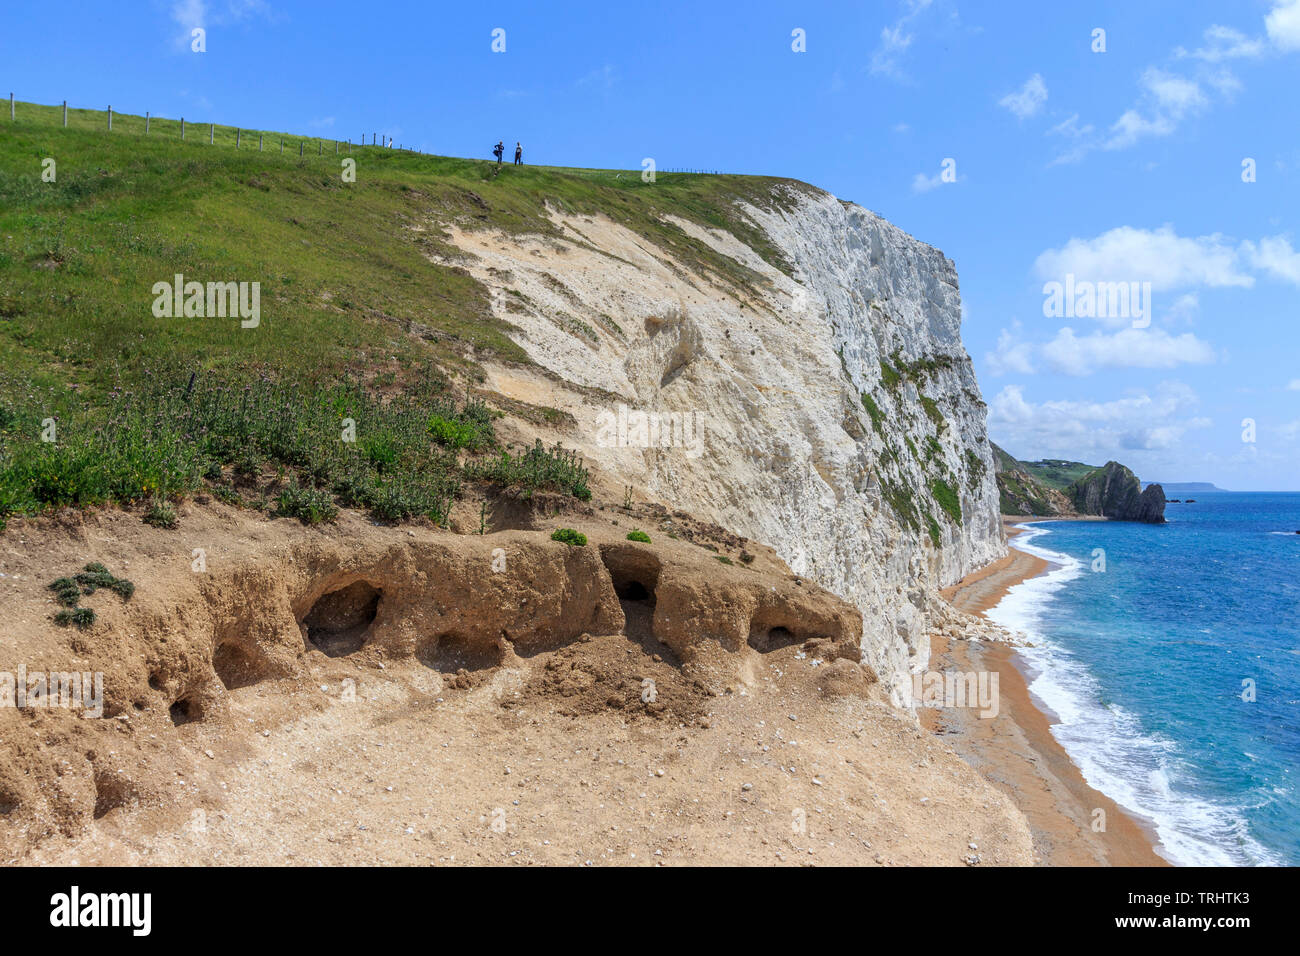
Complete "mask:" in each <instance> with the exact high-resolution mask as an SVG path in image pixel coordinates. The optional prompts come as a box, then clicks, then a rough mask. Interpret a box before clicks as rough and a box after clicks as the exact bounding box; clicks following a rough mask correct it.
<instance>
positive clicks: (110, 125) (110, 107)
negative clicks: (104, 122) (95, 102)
mask: <svg viewBox="0 0 1300 956" xmlns="http://www.w3.org/2000/svg"><path fill="white" fill-rule="evenodd" d="M108 131H109V132H110V133H111V132H113V104H111V103H110V104H109V105H108Z"/></svg>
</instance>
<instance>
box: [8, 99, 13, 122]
mask: <svg viewBox="0 0 1300 956" xmlns="http://www.w3.org/2000/svg"><path fill="white" fill-rule="evenodd" d="M13 118H14V95H13V94H12V93H10V94H9V119H10V121H11V122H12V120H13Z"/></svg>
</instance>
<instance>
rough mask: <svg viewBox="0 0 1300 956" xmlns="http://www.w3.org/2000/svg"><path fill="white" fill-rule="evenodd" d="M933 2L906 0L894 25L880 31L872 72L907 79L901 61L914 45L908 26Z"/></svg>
mask: <svg viewBox="0 0 1300 956" xmlns="http://www.w3.org/2000/svg"><path fill="white" fill-rule="evenodd" d="M932 2H933V0H904V2H903V12H902V13H901V14H900V16H899V18H898V19H897V20H896V21H894V25H893V26H890V27H884V28H883V29H882V30H881V31H880V43H879V44H878V45H877V46H876V49H875V50H874V51H873V52H872V54H871V72H872V74H874V75H877V76H888V77H890V78H892V79H895V80H905V79H907V75H906V74H905V73H904V72H903V70H902V68H901V67H900V66H899V62H900V61H901V60H902V58H903V54H905V53H906V52H907V50H908V48H909V47H911V45H912V39H913V36H912V34H911V33H909V32H908V26H909V24H910V23H911V22H912V21H913V20H914V19H916V17H917V16H919V15H920V14H921V13H922V12H924V11H925V9H926V8H927V7H929V6H930V4H931V3H932Z"/></svg>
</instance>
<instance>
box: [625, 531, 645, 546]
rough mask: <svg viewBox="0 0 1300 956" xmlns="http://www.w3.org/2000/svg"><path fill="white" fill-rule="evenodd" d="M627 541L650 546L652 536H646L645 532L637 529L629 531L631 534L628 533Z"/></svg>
mask: <svg viewBox="0 0 1300 956" xmlns="http://www.w3.org/2000/svg"><path fill="white" fill-rule="evenodd" d="M627 540H629V541H640V542H642V543H643V544H649V543H650V535H648V534H646V533H645V532H644V531H641V530H639V529H637V528H633V529H632V530H631V531H629V532H628V533H627Z"/></svg>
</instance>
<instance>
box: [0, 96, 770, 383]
mask: <svg viewBox="0 0 1300 956" xmlns="http://www.w3.org/2000/svg"><path fill="white" fill-rule="evenodd" d="M17 116H18V120H17V122H14V123H10V122H8V121H7V119H5V120H0V290H3V291H2V292H0V321H2V322H3V329H2V332H3V334H2V335H0V349H3V358H4V360H5V365H6V366H7V367H8V368H9V369H11V370H18V369H22V370H25V371H28V372H30V373H31V374H33V375H39V374H40V373H41V371H42V370H49V369H51V367H54V368H58V369H59V371H58V372H57V373H56V374H55V375H54V377H55V378H59V379H67V378H71V379H73V380H76V381H79V382H81V383H82V384H83V385H90V384H95V383H99V384H102V381H101V376H102V373H103V372H104V371H105V370H106V369H107V368H109V367H112V368H117V367H125V368H127V369H131V370H138V369H139V368H141V367H148V368H151V369H152V368H155V367H156V366H157V365H158V363H160V362H165V363H167V364H180V365H184V366H185V367H186V368H189V367H192V366H193V365H194V364H195V363H198V364H201V365H203V366H205V367H219V366H232V365H238V366H248V365H255V366H264V367H268V368H275V369H277V370H279V371H281V372H282V373H288V374H316V373H318V372H328V373H337V372H338V371H341V370H342V369H344V368H349V367H351V368H365V369H366V370H368V371H373V370H374V369H376V368H382V367H384V366H386V365H390V364H391V363H394V362H396V363H398V364H399V365H404V364H409V363H411V362H416V361H419V360H421V359H432V360H435V361H437V362H440V363H447V364H450V365H456V366H463V365H465V364H466V363H467V362H472V359H473V356H474V355H475V354H480V353H490V354H494V355H497V356H499V357H502V358H506V359H512V360H516V361H524V356H523V353H522V351H521V350H520V349H519V348H518V346H516V345H515V344H514V342H512V341H511V340H510V339H509V338H508V336H507V335H506V334H505V333H506V331H507V327H506V326H505V324H504V323H503V322H501V321H500V320H498V319H494V318H493V317H492V315H491V314H490V311H489V309H488V303H487V295H486V290H485V289H483V288H482V287H481V286H480V285H479V284H478V283H476V282H475V281H474V280H472V279H471V278H470V277H469V276H468V275H466V274H465V273H464V271H463V270H459V269H456V268H454V267H449V266H442V265H435V264H433V263H431V262H430V261H429V258H428V256H429V255H430V254H438V253H447V252H451V251H452V250H450V249H448V248H447V247H446V246H445V244H444V243H443V241H442V238H441V234H440V229H439V225H440V224H445V223H448V222H452V221H455V222H458V223H460V224H461V225H462V226H468V227H471V228H474V227H478V228H495V229H503V230H507V231H510V232H537V233H543V234H545V233H549V232H552V231H553V226H552V224H551V222H550V220H549V218H548V216H547V209H548V206H553V207H557V208H560V209H564V210H568V211H571V212H577V213H593V214H594V213H601V214H604V215H606V216H609V217H611V218H613V219H615V220H617V221H620V222H622V223H624V224H626V225H629V226H630V227H632V228H633V229H635V230H636V231H637V232H638V233H640V234H641V235H644V236H646V237H647V238H648V239H650V240H652V241H654V242H655V243H657V244H658V245H659V246H661V247H662V248H664V249H665V251H667V252H669V253H670V254H672V255H673V256H674V257H675V258H677V259H679V260H680V261H683V262H685V263H689V264H692V265H694V266H696V267H698V268H701V269H704V270H707V271H712V272H714V273H717V274H719V275H721V276H724V277H726V278H728V279H730V280H731V281H734V282H736V283H749V282H754V281H757V277H756V276H755V275H753V274H752V273H748V270H745V269H744V268H743V267H741V266H739V265H738V264H737V263H736V262H735V261H734V260H731V259H728V258H727V257H725V256H720V255H718V254H717V253H715V252H713V251H712V250H711V249H709V248H708V247H707V246H705V245H704V244H702V243H699V242H697V241H695V240H693V239H691V238H690V237H689V236H688V235H686V234H685V233H684V232H682V231H681V230H680V229H678V228H676V227H675V226H673V225H671V224H669V223H667V222H665V221H664V220H663V218H662V217H663V215H664V214H672V215H676V216H681V217H683V218H687V219H691V220H694V221H697V222H700V223H702V224H707V225H710V226H714V227H719V228H726V229H730V230H732V231H734V232H736V233H737V234H739V235H740V236H741V238H743V239H744V240H745V241H746V242H749V243H751V244H752V245H753V246H754V247H755V248H756V249H758V250H759V251H760V252H761V253H763V254H765V255H766V256H768V258H769V259H770V260H771V261H773V262H778V257H777V254H776V252H775V250H773V249H771V248H770V246H769V245H768V243H767V242H766V240H765V239H764V237H763V236H762V235H761V234H759V233H757V232H756V231H755V230H754V229H753V228H752V227H751V226H749V225H748V224H747V223H745V222H744V221H743V220H742V219H741V217H739V216H738V215H737V214H736V213H735V211H734V209H733V203H734V201H735V200H736V199H739V198H744V199H747V200H749V201H753V202H762V203H765V204H770V203H771V202H772V201H773V200H772V199H771V189H770V187H771V186H772V185H773V184H774V183H776V182H778V181H777V180H768V179H759V178H753V177H741V176H689V175H682V174H678V175H660V176H659V177H658V181H657V182H655V183H643V182H642V181H641V177H640V171H639V170H637V171H616V170H570V169H556V168H542V167H530V166H522V167H513V166H505V167H502V168H501V169H500V170H498V169H497V167H496V164H495V163H493V162H490V161H479V160H468V159H453V158H446V157H436V156H424V155H420V154H415V153H410V152H401V151H397V150H392V149H384V148H382V147H356V146H354V147H350V149H351V152H350V153H348V152H347V150H348V149H349V147H348V146H346V145H343V146H342V147H340V149H341V153H340V155H338V156H336V155H335V154H334V149H335V144H334V141H332V140H328V141H323V140H315V139H304V138H302V137H287V136H286V137H282V135H281V134H279V133H268V134H264V135H263V134H259V133H258V132H257V131H249V130H244V131H243V132H242V135H241V140H242V143H241V148H240V149H238V150H237V149H236V148H235V130H234V129H233V128H230V127H218V128H216V130H215V137H214V138H215V142H214V143H213V144H212V145H210V144H209V142H208V138H209V127H208V125H207V124H187V131H186V139H185V141H183V142H182V141H181V139H180V128H179V123H178V122H176V121H169V120H162V119H158V118H154V119H152V120H151V123H150V132H149V134H148V135H147V136H146V135H144V120H143V118H142V117H135V116H129V115H123V114H116V115H114V117H113V131H112V132H111V133H110V132H108V131H107V130H106V128H105V127H106V115H105V114H104V113H102V112H100V113H92V112H89V111H70V115H69V127H68V128H67V129H64V128H62V126H61V115H60V109H59V108H58V107H42V106H36V105H32V104H26V103H20V104H18V107H17ZM259 135H263V140H262V142H263V146H264V149H263V150H262V151H259V150H258V138H259ZM282 139H283V140H284V142H285V147H284V152H283V153H281V152H280V151H279V150H280V146H279V144H280V142H281V140H282ZM300 143H301V144H302V145H303V146H304V149H303V156H302V158H301V159H300V158H299V155H298V152H299V150H298V147H299V144H300ZM346 158H351V159H354V160H355V161H356V181H355V182H354V183H348V182H345V181H344V179H343V175H342V168H341V167H342V161H343V160H344V159H346ZM47 159H48V160H53V161H54V173H55V181H53V182H45V181H43V179H42V174H43V172H44V171H45V169H46V165H44V163H45V161H46V160H47ZM175 273H183V274H184V275H185V276H186V277H187V278H191V277H192V278H194V279H197V280H199V281H216V280H237V281H248V282H252V281H257V282H260V284H261V295H262V315H263V321H262V325H261V328H260V329H258V330H256V331H255V332H252V333H251V334H250V332H249V331H248V330H241V329H240V328H239V326H238V324H237V323H230V322H216V321H193V320H191V321H177V320H173V319H157V318H155V317H154V316H153V315H152V314H151V312H150V305H151V303H152V301H153V296H152V295H151V293H150V289H151V287H152V286H153V284H154V283H155V282H158V281H170V280H171V278H172V276H173V275H174V274H175Z"/></svg>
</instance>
